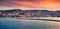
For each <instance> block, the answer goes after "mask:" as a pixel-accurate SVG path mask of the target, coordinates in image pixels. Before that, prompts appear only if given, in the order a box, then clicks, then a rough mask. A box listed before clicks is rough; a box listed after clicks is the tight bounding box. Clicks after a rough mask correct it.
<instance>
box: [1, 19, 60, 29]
mask: <svg viewBox="0 0 60 29" xmlns="http://www.w3.org/2000/svg"><path fill="white" fill-rule="evenodd" d="M0 29H60V22H53V21H42V20H24V19H15V18H0Z"/></svg>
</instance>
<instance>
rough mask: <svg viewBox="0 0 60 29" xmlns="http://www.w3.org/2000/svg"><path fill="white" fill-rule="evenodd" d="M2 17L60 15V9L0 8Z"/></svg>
mask: <svg viewBox="0 0 60 29" xmlns="http://www.w3.org/2000/svg"><path fill="white" fill-rule="evenodd" d="M0 17H60V11H48V10H21V9H13V10H0Z"/></svg>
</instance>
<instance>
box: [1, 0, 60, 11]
mask: <svg viewBox="0 0 60 29" xmlns="http://www.w3.org/2000/svg"><path fill="white" fill-rule="evenodd" d="M8 9H22V10H33V9H34V10H44V9H46V10H51V11H55V10H60V0H0V10H8Z"/></svg>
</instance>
